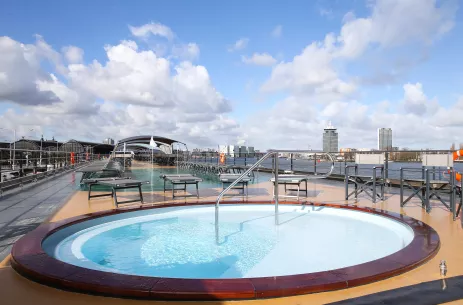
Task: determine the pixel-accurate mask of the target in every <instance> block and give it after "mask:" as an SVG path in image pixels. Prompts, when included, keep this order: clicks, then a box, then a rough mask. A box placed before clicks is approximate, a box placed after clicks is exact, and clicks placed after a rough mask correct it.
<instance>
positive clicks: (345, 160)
mask: <svg viewBox="0 0 463 305" xmlns="http://www.w3.org/2000/svg"><path fill="white" fill-rule="evenodd" d="M452 152H453V150H389V151H385V150H383V151H379V150H378V151H376V150H375V151H336V152H329V153H330V154H331V155H332V156H333V158H334V159H335V169H334V171H333V174H332V177H334V178H335V179H339V180H341V179H344V176H345V168H346V166H348V165H353V164H354V163H355V155H356V154H360V155H364V154H378V153H384V154H385V162H384V171H385V177H386V179H390V180H391V181H394V183H396V182H397V181H399V179H400V177H399V174H400V167H404V166H406V167H417V168H421V161H422V159H421V158H422V155H423V154H450V153H452ZM219 155H220V154H219V153H217V152H187V153H185V155H184V158H183V160H188V161H189V162H194V163H202V164H208V163H210V164H219V161H220V160H219ZM264 155H265V154H262V153H250V154H232V155H230V154H225V162H224V163H220V164H222V165H224V166H245V167H247V166H250V165H251V164H253V163H255V162H257V160H259V159H260V158H261V157H262V156H264ZM460 159H461V160H460V161H458V160H457V161H455V168H456V170H457V171H460V172H461V171H463V158H460ZM280 161H281V162H280V169H284V170H291V171H295V172H300V173H304V174H305V173H309V174H316V173H319V172H321V171H324V172H326V171H327V170H328V167H329V165H330V164H329V162H326V158H325V157H324V156H323V155H322V154H321V153H320V152H318V151H315V150H308V151H307V153H303V154H297V153H288V154H286V157H285V159H281V160H280ZM386 161H387V162H386ZM271 167H272V165H271V164H270V162H269V160H268V159H267V160H266V161H264V162H263V163H261V167H260V168H261V169H262V170H264V171H266V170H269V169H270V168H271ZM359 174H364V175H369V174H371V166H369V165H360V166H359ZM410 175H414V173H411V174H410ZM432 175H433V176H435V178H434V179H440V178H442V173H440V172H437V171H436V172H433V173H432ZM415 178H419V177H418V176H416V177H415Z"/></svg>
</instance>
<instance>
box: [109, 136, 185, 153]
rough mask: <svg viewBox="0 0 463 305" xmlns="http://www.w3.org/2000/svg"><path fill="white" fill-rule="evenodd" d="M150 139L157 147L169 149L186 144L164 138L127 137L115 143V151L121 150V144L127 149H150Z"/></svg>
mask: <svg viewBox="0 0 463 305" xmlns="http://www.w3.org/2000/svg"><path fill="white" fill-rule="evenodd" d="M151 137H153V141H154V142H155V143H156V146H157V147H161V146H164V147H165V146H169V147H171V146H172V144H174V143H179V144H182V145H185V147H186V144H185V143H183V142H180V141H177V140H173V139H169V138H165V137H157V136H135V137H129V138H125V139H121V140H119V141H117V144H116V148H115V150H118V149H121V148H122V147H123V144H124V143H125V144H126V146H127V147H129V146H130V147H136V146H138V147H140V148H142V149H143V148H145V149H150V146H149V144H150V142H151Z"/></svg>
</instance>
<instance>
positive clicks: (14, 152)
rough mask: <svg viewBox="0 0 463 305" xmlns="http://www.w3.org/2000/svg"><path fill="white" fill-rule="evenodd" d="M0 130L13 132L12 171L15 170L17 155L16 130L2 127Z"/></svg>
mask: <svg viewBox="0 0 463 305" xmlns="http://www.w3.org/2000/svg"><path fill="white" fill-rule="evenodd" d="M0 129H3V130H10V131H13V163H12V164H11V166H12V169H13V170H14V161H15V154H16V129H12V128H4V127H0ZM10 162H11V144H10Z"/></svg>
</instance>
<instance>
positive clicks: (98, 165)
mask: <svg viewBox="0 0 463 305" xmlns="http://www.w3.org/2000/svg"><path fill="white" fill-rule="evenodd" d="M77 172H81V173H82V177H81V179H80V183H82V182H83V181H84V180H85V179H89V178H92V176H94V175H95V174H101V175H103V176H106V177H108V176H109V177H111V178H112V177H121V174H122V167H121V165H120V163H119V162H115V161H109V162H108V161H96V162H93V163H91V164H89V165H88V166H85V167H82V168H80V169H78V170H77Z"/></svg>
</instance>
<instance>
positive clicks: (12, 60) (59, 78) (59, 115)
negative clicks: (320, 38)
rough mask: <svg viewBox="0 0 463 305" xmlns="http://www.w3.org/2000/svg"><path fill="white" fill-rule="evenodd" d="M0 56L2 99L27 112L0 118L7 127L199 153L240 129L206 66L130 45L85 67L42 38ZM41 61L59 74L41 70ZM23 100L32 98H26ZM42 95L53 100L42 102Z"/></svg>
mask: <svg viewBox="0 0 463 305" xmlns="http://www.w3.org/2000/svg"><path fill="white" fill-rule="evenodd" d="M0 52H1V53H2V55H3V56H2V57H1V58H0V100H6V101H13V102H15V103H18V104H21V105H23V106H24V107H23V108H22V109H21V111H18V110H13V109H9V110H6V111H5V112H4V113H3V114H2V115H0V119H1V120H2V121H3V122H4V124H5V126H10V125H11V126H19V125H21V124H27V125H28V126H38V127H37V128H34V129H36V130H43V129H44V127H45V126H46V127H47V131H48V132H51V133H52V134H53V135H55V136H56V137H59V138H62V139H69V138H70V137H72V138H81V139H88V140H94V141H100V140H101V139H100V138H101V137H106V136H111V137H114V138H122V137H127V136H133V135H137V134H146V133H148V134H151V133H155V134H160V135H164V136H168V137H169V136H170V137H173V138H176V139H179V140H181V141H183V142H188V143H189V144H192V145H198V146H204V145H214V146H215V145H217V144H218V142H216V141H217V139H220V138H223V137H229V136H230V135H232V136H237V135H238V134H239V131H238V129H239V124H238V122H236V121H235V120H233V119H232V118H230V117H229V116H228V115H227V114H228V113H229V112H230V111H231V109H232V103H231V101H229V100H228V99H226V98H225V97H224V96H222V95H221V94H220V92H218V91H217V90H216V89H215V88H214V86H213V85H212V81H211V79H210V75H209V73H208V71H207V69H206V68H205V67H204V66H199V65H194V64H192V63H191V62H190V61H181V62H179V63H178V64H174V63H173V62H171V61H170V60H169V59H168V58H164V57H160V56H158V55H157V54H156V53H155V52H154V51H152V50H149V49H148V50H146V49H143V48H141V47H140V46H139V45H138V44H137V43H136V42H135V41H130V40H124V41H121V42H120V43H119V44H117V45H106V46H105V52H106V57H107V59H106V61H104V62H100V61H97V60H93V61H91V62H90V63H89V64H84V63H83V62H82V57H81V55H82V54H83V50H82V52H80V49H78V48H74V47H64V48H63V49H62V52H63V55H61V54H60V53H59V52H56V51H55V50H54V49H53V48H51V47H50V46H49V45H48V44H46V42H45V41H44V40H43V39H42V38H40V40H38V42H37V44H35V45H24V44H21V43H20V42H17V41H14V40H13V39H11V38H8V37H5V38H1V39H0ZM174 53H175V54H174ZM198 54H199V48H198V47H197V45H196V44H188V45H186V47H185V48H183V47H181V48H180V47H179V48H178V49H177V50H176V51H173V52H172V54H171V56H175V57H181V58H182V59H185V58H186V57H190V58H191V57H197V56H198ZM61 56H63V57H64V58H65V59H66V61H67V62H68V63H69V64H68V65H67V66H63V65H62V57H61ZM41 60H48V61H49V62H50V63H51V64H52V66H53V67H52V70H53V69H55V70H56V73H57V74H55V73H53V72H51V71H44V70H42V68H41V65H40V62H41ZM58 67H60V69H57V68H58ZM28 94H29V95H30V96H33V97H34V99H32V100H29V98H27V99H26V98H24V97H26V96H27V95H28ZM45 94H48V96H49V97H53V99H52V100H46V101H44V99H43V98H41V97H42V96H41V95H43V96H45ZM6 97H7V98H6ZM20 97H23V99H21V98H20ZM39 98H41V99H39ZM50 99H51V98H50ZM32 102H33V103H32ZM51 102H55V104H54V105H53V107H48V106H47V105H48V104H49V103H51ZM102 122H104V123H103V124H102ZM76 126H79V128H76ZM18 128H19V127H18Z"/></svg>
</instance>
